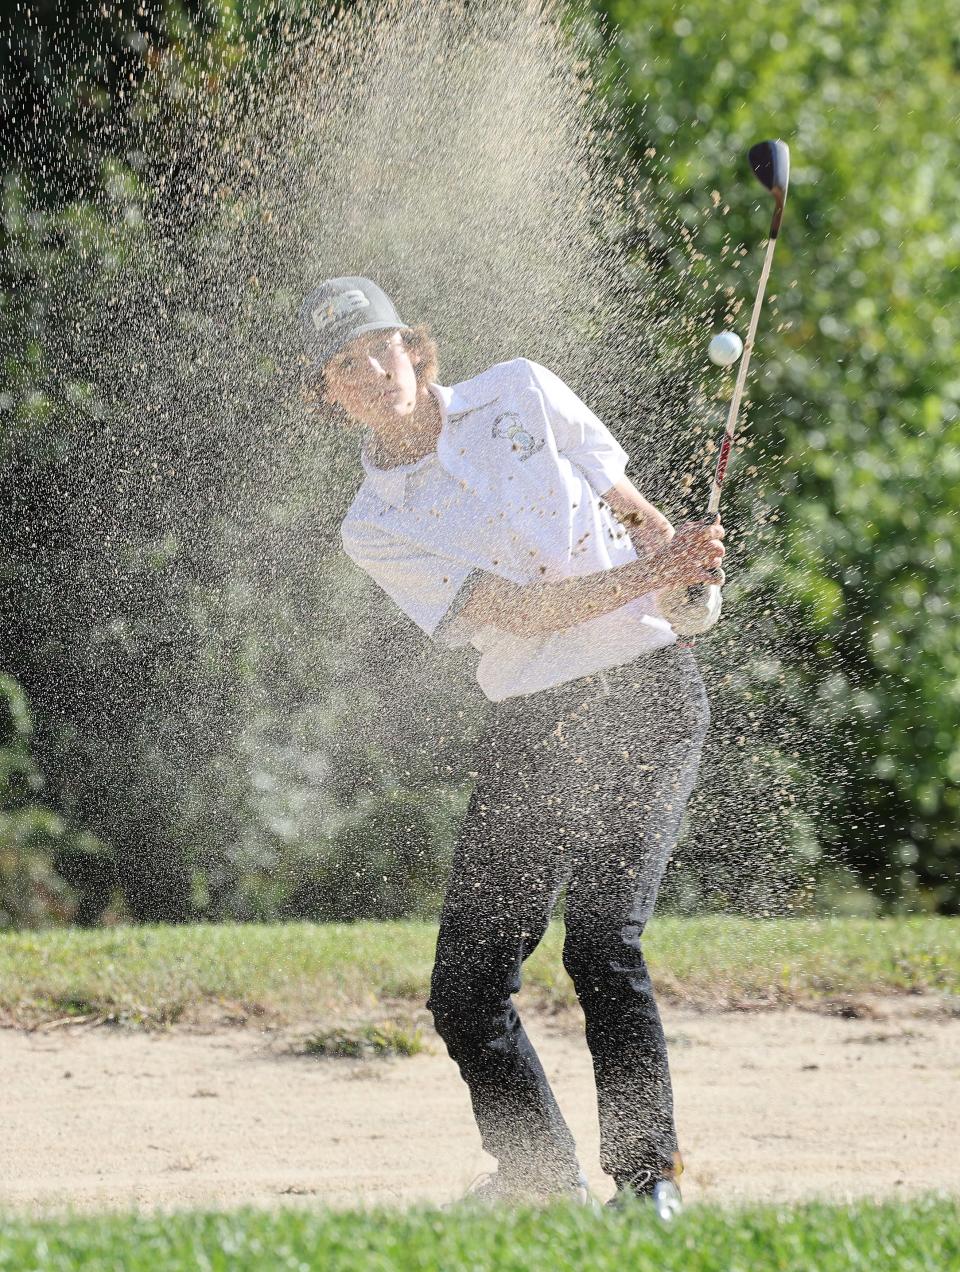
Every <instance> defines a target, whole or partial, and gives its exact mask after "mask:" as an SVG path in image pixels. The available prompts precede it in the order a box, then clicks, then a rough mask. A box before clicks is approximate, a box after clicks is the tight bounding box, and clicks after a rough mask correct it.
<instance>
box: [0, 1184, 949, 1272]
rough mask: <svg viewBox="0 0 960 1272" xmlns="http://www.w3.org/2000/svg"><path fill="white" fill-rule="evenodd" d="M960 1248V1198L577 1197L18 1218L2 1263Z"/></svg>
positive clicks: (774, 1263)
mask: <svg viewBox="0 0 960 1272" xmlns="http://www.w3.org/2000/svg"><path fill="white" fill-rule="evenodd" d="M958 1259H960V1205H958V1203H957V1201H956V1200H955V1199H950V1198H940V1199H934V1198H920V1199H917V1200H911V1201H907V1202H902V1203H899V1204H897V1203H893V1202H888V1203H886V1204H882V1205H878V1204H877V1203H875V1202H871V1201H862V1202H858V1203H855V1204H851V1205H846V1206H832V1205H827V1204H825V1203H808V1204H806V1205H802V1206H797V1207H793V1208H790V1207H773V1206H750V1207H742V1208H738V1209H736V1210H731V1209H720V1208H714V1207H709V1208H708V1207H698V1208H696V1209H691V1210H689V1211H688V1212H687V1213H686V1214H685V1215H684V1216H683V1218H682V1220H681V1221H679V1222H678V1223H676V1224H675V1225H673V1226H671V1227H670V1228H665V1227H664V1226H663V1224H661V1223H659V1221H658V1220H657V1219H656V1218H655V1217H654V1215H653V1214H652V1213H651V1211H650V1209H649V1208H647V1207H644V1206H641V1205H639V1204H638V1205H637V1206H636V1207H630V1208H629V1209H624V1210H622V1211H619V1212H615V1211H609V1212H605V1213H602V1214H599V1215H597V1214H593V1213H592V1212H590V1211H588V1210H587V1209H586V1208H583V1207H572V1206H551V1207H549V1208H547V1209H523V1208H521V1209H516V1210H511V1209H506V1210H498V1211H497V1212H496V1213H495V1214H489V1213H483V1212H482V1211H478V1210H477V1209H476V1208H473V1209H471V1208H469V1207H463V1208H461V1209H459V1210H454V1211H445V1212H443V1211H437V1210H427V1209H420V1210H411V1211H407V1212H406V1213H397V1212H395V1211H373V1212H371V1211H369V1210H366V1211H359V1212H351V1211H344V1210H341V1211H336V1210H334V1211H330V1210H327V1211H323V1210H321V1211H319V1212H317V1211H309V1210H286V1211H280V1212H279V1213H273V1214H271V1213H269V1212H266V1211H255V1210H238V1211H233V1212H227V1213H214V1214H205V1213H202V1212H194V1213H191V1212H189V1211H187V1212H182V1213H180V1214H173V1215H163V1216H161V1217H151V1216H132V1215H110V1216H97V1217H96V1218H69V1219H46V1220H30V1219H10V1218H7V1219H6V1222H5V1224H4V1233H3V1236H2V1237H0V1269H3V1270H4V1272H6V1269H11V1270H12V1269H20V1268H28V1267H30V1268H32V1267H38V1266H41V1265H42V1266H43V1267H44V1269H48V1270H49V1272H73V1269H74V1268H76V1267H80V1266H82V1267H84V1268H89V1269H91V1272H100V1269H104V1270H105V1269H107V1268H116V1267H123V1268H124V1269H126V1270H127V1272H147V1270H149V1272H161V1270H165V1269H171V1270H172V1269H181V1268H187V1267H197V1268H206V1269H210V1272H232V1269H235V1268H241V1267H242V1268H244V1269H245V1270H249V1272H254V1270H255V1269H263V1272H281V1270H282V1269H283V1270H285V1269H290V1270H291V1272H300V1270H301V1269H303V1268H319V1267H322V1268H324V1269H327V1270H329V1272H413V1270H414V1269H425V1268H443V1269H444V1272H460V1270H463V1272H467V1270H468V1269H469V1272H529V1270H530V1269H531V1268H544V1267H550V1268H556V1269H557V1272H568V1270H569V1272H582V1269H584V1268H589V1269H591V1272H620V1269H622V1268H624V1267H634V1268H657V1269H662V1272H681V1270H682V1272H741V1269H747V1268H757V1269H760V1268H763V1269H774V1268H778V1269H779V1268H782V1269H787V1268H796V1269H799V1268H816V1269H817V1272H860V1269H865V1268H892V1267H896V1268H897V1270H898V1272H940V1270H941V1269H946V1268H950V1267H955V1266H956V1265H957V1261H958Z"/></svg>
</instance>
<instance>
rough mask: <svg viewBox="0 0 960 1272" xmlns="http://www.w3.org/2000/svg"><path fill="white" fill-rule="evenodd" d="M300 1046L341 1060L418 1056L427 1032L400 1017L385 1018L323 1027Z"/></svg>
mask: <svg viewBox="0 0 960 1272" xmlns="http://www.w3.org/2000/svg"><path fill="white" fill-rule="evenodd" d="M297 1050H298V1051H299V1052H300V1054H301V1055H305V1056H323V1057H324V1058H327V1059H329V1058H330V1057H334V1058H336V1059H340V1060H367V1059H371V1058H373V1057H376V1058H377V1059H383V1058H384V1057H386V1056H418V1055H419V1054H420V1052H421V1051H422V1050H423V1034H422V1033H421V1031H420V1030H419V1029H408V1028H405V1027H404V1026H403V1025H402V1024H398V1023H397V1022H396V1021H383V1022H381V1023H380V1024H377V1025H359V1026H353V1027H350V1026H344V1027H340V1028H335V1029H320V1030H318V1031H317V1032H316V1033H312V1034H308V1036H307V1037H306V1038H304V1039H303V1041H302V1042H301V1043H300V1045H299V1047H298V1048H297Z"/></svg>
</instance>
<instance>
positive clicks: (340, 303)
mask: <svg viewBox="0 0 960 1272" xmlns="http://www.w3.org/2000/svg"><path fill="white" fill-rule="evenodd" d="M369 307H370V301H369V300H368V299H367V297H366V296H365V295H364V293H363V292H362V291H361V290H360V289H359V287H355V288H353V289H352V290H351V291H345V292H340V294H339V295H338V296H334V297H333V299H332V300H329V301H328V302H327V303H326V304H325V305H317V307H316V309H314V310H312V311H311V314H310V319H311V321H312V322H313V328H314V330H315V331H317V332H321V331H327V330H328V329H329V328H330V327H336V326H337V324H338V323H341V322H343V320H344V319H345V318H349V316H350V315H351V314H355V313H356V312H357V310H358V309H369Z"/></svg>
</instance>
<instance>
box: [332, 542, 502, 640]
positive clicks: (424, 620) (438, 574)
mask: <svg viewBox="0 0 960 1272" xmlns="http://www.w3.org/2000/svg"><path fill="white" fill-rule="evenodd" d="M340 535H341V539H342V540H343V547H344V551H345V552H346V554H347V556H348V557H349V558H350V560H351V561H353V562H354V564H355V565H358V566H359V567H360V569H361V570H363V571H364V572H365V573H366V574H369V575H370V577H371V578H372V579H373V580H374V582H376V583H377V584H379V586H380V587H381V588H382V589H383V591H384V592H386V594H387V596H389V597H390V599H391V600H392V601H393V602H394V604H395V605H397V606H398V607H399V608H400V609H401V610H403V612H404V614H406V615H407V617H408V618H411V619H413V621H414V622H415V623H416V624H417V626H418V627H419V628H420V629H421V631H423V632H424V633H426V635H427V636H430V637H432V638H433V639H435V640H437V641H439V642H440V643H441V644H443V645H446V646H447V647H448V648H451V649H456V648H459V647H461V646H463V645H467V644H469V642H470V636H471V630H470V627H469V625H468V624H466V623H465V622H464V621H463V620H462V619H461V618H460V617H459V611H460V610H461V609H462V607H463V605H464V604H465V603H466V599H467V596H468V595H469V592H470V588H471V587H472V586H473V582H474V581H475V580H474V579H473V578H471V576H473V575H476V574H477V573H478V572H477V570H476V568H475V567H474V566H471V565H468V564H465V563H463V562H460V561H454V560H453V559H452V558H450V557H445V556H443V555H442V554H440V553H434V552H427V551H425V550H424V549H423V548H421V547H419V546H418V545H415V544H412V543H409V542H407V541H406V540H404V539H402V538H399V537H396V536H394V535H390V534H380V533H366V532H365V530H364V528H363V527H362V526H357V525H354V524H351V523H350V522H344V524H343V526H342V527H341V531H340ZM468 580H469V582H468Z"/></svg>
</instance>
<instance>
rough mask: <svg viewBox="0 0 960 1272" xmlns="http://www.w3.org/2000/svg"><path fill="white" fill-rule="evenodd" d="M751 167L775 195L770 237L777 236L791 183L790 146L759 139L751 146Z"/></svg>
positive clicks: (758, 178) (782, 142)
mask: <svg viewBox="0 0 960 1272" xmlns="http://www.w3.org/2000/svg"><path fill="white" fill-rule="evenodd" d="M750 167H751V168H752V169H753V175H754V176H755V177H756V178H757V180H758V181H759V182H760V184H761V185H764V186H766V187H767V189H768V190H769V191H770V193H771V194H772V195H773V198H774V203H775V205H776V206H775V208H774V212H773V221H772V222H771V225H770V237H771V238H776V237H777V234H778V232H779V230H780V222H781V221H782V220H783V207H784V204H785V203H786V201H787V186H788V185H789V184H790V147H789V146H788V145H787V143H786V142H785V141H758V142H757V144H756V145H755V146H751V147H750Z"/></svg>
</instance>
